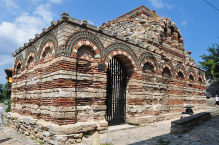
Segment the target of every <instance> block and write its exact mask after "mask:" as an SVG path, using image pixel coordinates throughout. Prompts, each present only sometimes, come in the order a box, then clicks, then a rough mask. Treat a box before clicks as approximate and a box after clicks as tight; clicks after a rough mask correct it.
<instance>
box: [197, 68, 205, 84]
mask: <svg viewBox="0 0 219 145" xmlns="http://www.w3.org/2000/svg"><path fill="white" fill-rule="evenodd" d="M198 82H199V83H201V84H202V83H203V82H204V74H203V73H202V72H201V71H198Z"/></svg>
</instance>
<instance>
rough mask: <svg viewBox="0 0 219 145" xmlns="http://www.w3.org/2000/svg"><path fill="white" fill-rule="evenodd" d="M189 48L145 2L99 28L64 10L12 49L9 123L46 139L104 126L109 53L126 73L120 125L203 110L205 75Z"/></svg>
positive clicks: (67, 139)
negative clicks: (188, 109) (186, 107)
mask: <svg viewBox="0 0 219 145" xmlns="http://www.w3.org/2000/svg"><path fill="white" fill-rule="evenodd" d="M190 54H191V52H188V51H186V50H185V49H184V43H183V38H182V36H181V34H180V31H179V29H178V28H177V26H176V25H175V24H174V23H173V22H172V21H171V20H170V19H169V18H163V17H159V16H158V15H157V14H156V12H155V11H151V10H149V9H148V8H146V7H144V6H140V7H138V8H136V9H134V10H132V11H131V12H129V13H126V14H124V15H122V16H120V17H118V18H117V19H115V20H111V21H109V22H107V23H104V24H103V25H102V26H100V27H96V26H93V25H91V24H89V23H88V22H87V21H86V20H81V21H80V20H77V19H74V18H72V17H70V16H69V15H68V14H67V13H63V14H62V16H61V19H60V20H58V21H52V22H51V26H50V27H49V28H44V29H43V30H42V33H41V34H36V35H35V38H34V39H30V40H29V42H28V43H25V44H24V46H23V47H21V48H19V50H16V51H15V53H14V54H13V55H14V57H15V63H14V72H13V85H12V86H13V88H12V96H11V98H12V111H11V113H10V116H9V125H10V126H12V127H14V128H16V129H17V130H18V131H19V132H22V133H25V134H26V135H33V136H35V137H37V138H39V139H41V140H44V141H45V142H48V143H51V144H64V143H66V144H67V143H77V142H81V139H82V138H83V135H85V134H89V133H92V132H94V131H100V132H103V131H104V130H107V127H108V122H107V119H106V115H107V114H106V110H107V109H109V108H107V105H106V104H107V102H106V101H107V100H108V99H107V97H106V96H107V85H109V83H108V82H107V80H108V79H107V69H108V64H109V62H110V60H111V59H112V58H113V57H116V58H117V59H119V60H120V61H121V63H122V64H123V65H124V67H125V70H126V72H127V82H126V83H127V84H126V91H125V93H126V98H125V118H124V119H125V122H126V123H132V124H138V125H145V124H147V123H149V122H154V121H159V120H163V119H169V118H171V117H173V116H175V115H176V114H177V113H178V114H179V113H180V112H182V109H183V105H186V104H191V105H194V106H195V108H194V109H197V110H198V109H203V108H204V104H205V76H204V72H203V71H202V70H201V69H200V67H199V66H198V65H197V64H196V63H195V62H194V60H193V59H192V58H191V57H190ZM100 66H101V67H100Z"/></svg>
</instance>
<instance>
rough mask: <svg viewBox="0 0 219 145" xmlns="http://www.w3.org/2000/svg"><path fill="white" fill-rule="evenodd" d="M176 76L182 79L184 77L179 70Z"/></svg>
mask: <svg viewBox="0 0 219 145" xmlns="http://www.w3.org/2000/svg"><path fill="white" fill-rule="evenodd" d="M177 78H179V79H183V78H184V75H183V73H182V72H181V71H179V72H178V74H177Z"/></svg>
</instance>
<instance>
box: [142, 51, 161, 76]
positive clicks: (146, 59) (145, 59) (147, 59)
mask: <svg viewBox="0 0 219 145" xmlns="http://www.w3.org/2000/svg"><path fill="white" fill-rule="evenodd" d="M146 63H150V64H151V65H153V67H154V73H158V67H159V66H158V63H157V60H156V58H155V57H154V56H153V55H152V54H151V53H149V52H146V53H143V54H142V55H141V56H140V57H139V65H140V69H141V70H142V69H143V68H144V66H145V64H146Z"/></svg>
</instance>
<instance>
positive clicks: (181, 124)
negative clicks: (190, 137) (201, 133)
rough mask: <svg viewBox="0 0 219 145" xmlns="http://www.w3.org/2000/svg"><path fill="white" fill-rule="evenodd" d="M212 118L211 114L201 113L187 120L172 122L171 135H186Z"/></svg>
mask: <svg viewBox="0 0 219 145" xmlns="http://www.w3.org/2000/svg"><path fill="white" fill-rule="evenodd" d="M210 118H211V113H210V112H201V113H198V114H195V115H192V116H189V117H186V118H182V119H179V120H175V121H172V122H171V133H172V134H178V133H185V132H188V131H190V130H191V129H192V128H194V127H195V126H198V125H200V124H202V123H203V122H205V121H207V120H208V119H210Z"/></svg>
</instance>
